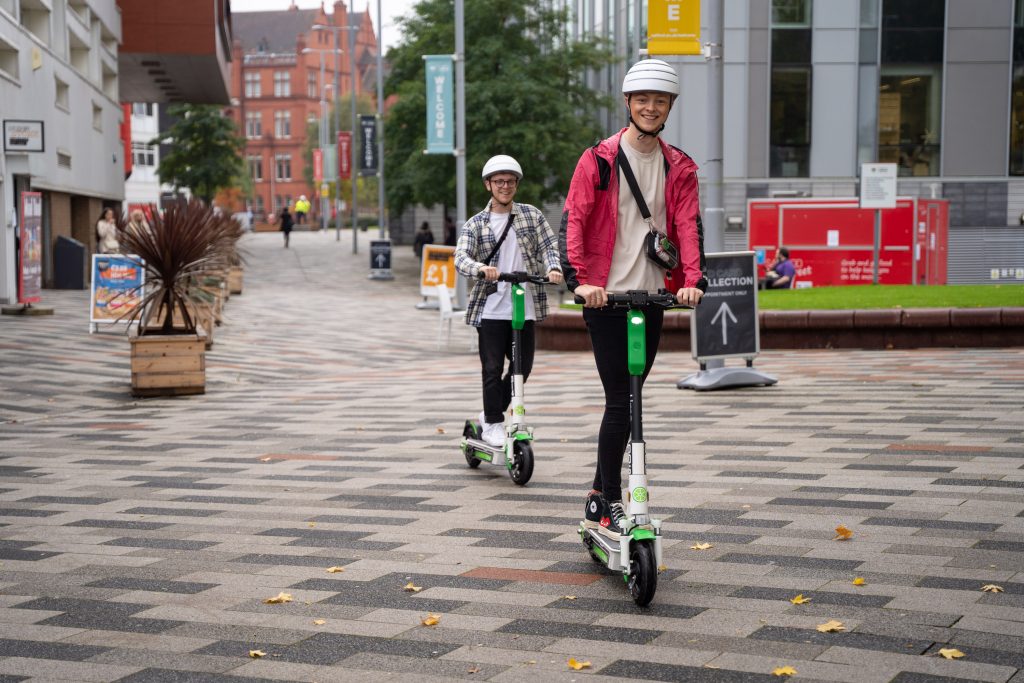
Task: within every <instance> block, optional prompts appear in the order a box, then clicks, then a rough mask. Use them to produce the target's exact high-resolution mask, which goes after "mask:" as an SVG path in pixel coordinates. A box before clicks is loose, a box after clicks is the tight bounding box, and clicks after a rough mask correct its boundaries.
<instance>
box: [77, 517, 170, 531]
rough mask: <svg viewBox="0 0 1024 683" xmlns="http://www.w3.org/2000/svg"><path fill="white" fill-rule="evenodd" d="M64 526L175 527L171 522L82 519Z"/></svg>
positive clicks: (146, 529) (111, 527) (106, 527)
mask: <svg viewBox="0 0 1024 683" xmlns="http://www.w3.org/2000/svg"><path fill="white" fill-rule="evenodd" d="M63 526H84V527H89V528H93V529H140V530H142V531H153V530H155V529H163V528H164V527H169V526H174V525H173V524H171V523H170V522H136V521H133V520H128V519H80V520H78V521H77V522H69V523H67V524H64V525H63Z"/></svg>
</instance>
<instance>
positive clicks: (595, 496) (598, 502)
mask: <svg viewBox="0 0 1024 683" xmlns="http://www.w3.org/2000/svg"><path fill="white" fill-rule="evenodd" d="M607 507H608V506H607V503H605V502H604V496H602V495H601V494H600V493H591V494H590V495H589V496H587V505H586V509H585V510H584V512H583V526H584V527H586V528H587V529H596V528H598V527H599V526H601V520H602V519H604V518H605V517H607V516H608V510H607V509H606V508H607Z"/></svg>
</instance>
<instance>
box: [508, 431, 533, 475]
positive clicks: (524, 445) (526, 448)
mask: <svg viewBox="0 0 1024 683" xmlns="http://www.w3.org/2000/svg"><path fill="white" fill-rule="evenodd" d="M509 474H511V475H512V481H514V482H515V483H517V484H519V485H520V486H525V485H526V482H528V481H530V477H532V476H533V447H532V446H530V442H529V441H515V442H514V443H513V445H512V468H511V469H510V470H509Z"/></svg>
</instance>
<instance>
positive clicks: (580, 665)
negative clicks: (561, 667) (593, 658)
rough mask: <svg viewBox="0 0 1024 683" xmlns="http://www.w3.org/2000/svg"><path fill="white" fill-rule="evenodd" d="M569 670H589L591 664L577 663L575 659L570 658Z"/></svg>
mask: <svg viewBox="0 0 1024 683" xmlns="http://www.w3.org/2000/svg"><path fill="white" fill-rule="evenodd" d="M569 668H570V669H575V670H576V671H579V670H580V669H589V668H590V662H577V661H576V658H575V657H570V658H569Z"/></svg>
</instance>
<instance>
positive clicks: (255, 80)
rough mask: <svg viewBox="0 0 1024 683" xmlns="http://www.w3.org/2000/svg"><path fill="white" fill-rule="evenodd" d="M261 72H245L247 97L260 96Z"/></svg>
mask: <svg viewBox="0 0 1024 683" xmlns="http://www.w3.org/2000/svg"><path fill="white" fill-rule="evenodd" d="M261 95H262V93H261V92H260V72H259V71H247V72H246V73H245V96H246V97H260V96H261Z"/></svg>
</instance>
